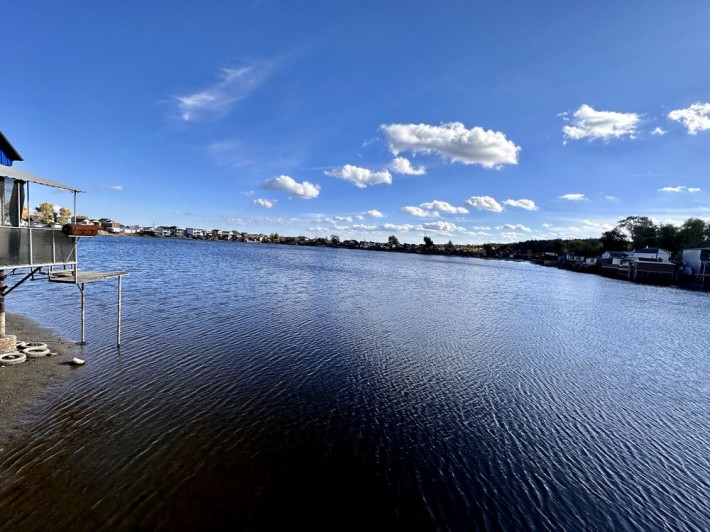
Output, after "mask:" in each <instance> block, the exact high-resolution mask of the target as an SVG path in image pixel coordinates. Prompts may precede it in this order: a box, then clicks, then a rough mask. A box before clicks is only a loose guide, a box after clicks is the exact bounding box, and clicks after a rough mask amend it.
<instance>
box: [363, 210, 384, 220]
mask: <svg viewBox="0 0 710 532" xmlns="http://www.w3.org/2000/svg"><path fill="white" fill-rule="evenodd" d="M364 214H366V215H367V216H372V217H373V218H384V217H385V215H384V214H382V213H381V212H380V211H378V210H375V209H371V210H369V211H366V212H365V213H364Z"/></svg>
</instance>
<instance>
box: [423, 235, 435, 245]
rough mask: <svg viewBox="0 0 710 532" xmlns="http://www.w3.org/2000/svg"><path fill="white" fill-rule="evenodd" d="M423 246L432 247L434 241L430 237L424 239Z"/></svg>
mask: <svg viewBox="0 0 710 532" xmlns="http://www.w3.org/2000/svg"><path fill="white" fill-rule="evenodd" d="M424 246H425V247H428V248H431V247H434V241H433V240H432V239H431V237H428V236H425V237H424Z"/></svg>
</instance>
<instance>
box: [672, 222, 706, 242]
mask: <svg viewBox="0 0 710 532" xmlns="http://www.w3.org/2000/svg"><path fill="white" fill-rule="evenodd" d="M705 235H706V228H705V222H703V221H702V220H701V219H700V218H688V219H687V220H686V221H685V222H684V223H683V225H682V226H681V228H680V231H679V232H678V237H679V244H680V246H679V247H680V249H689V248H699V247H703V244H704V243H705Z"/></svg>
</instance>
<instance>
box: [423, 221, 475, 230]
mask: <svg viewBox="0 0 710 532" xmlns="http://www.w3.org/2000/svg"><path fill="white" fill-rule="evenodd" d="M419 227H421V228H422V229H423V230H424V231H437V232H440V233H454V232H456V231H464V232H465V231H466V229H465V228H464V227H461V226H460V225H456V224H454V223H451V222H444V221H442V220H439V221H437V222H427V223H425V224H421V225H420V226H419Z"/></svg>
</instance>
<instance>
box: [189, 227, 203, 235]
mask: <svg viewBox="0 0 710 532" xmlns="http://www.w3.org/2000/svg"><path fill="white" fill-rule="evenodd" d="M185 236H186V237H189V238H203V237H204V236H205V230H204V229H198V228H196V227H188V228H187V229H185Z"/></svg>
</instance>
